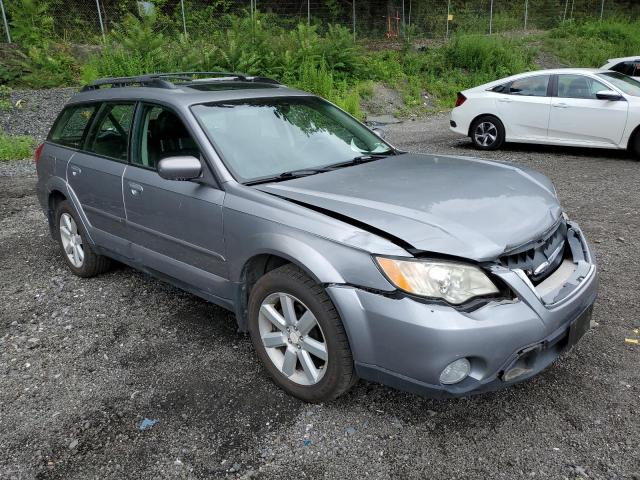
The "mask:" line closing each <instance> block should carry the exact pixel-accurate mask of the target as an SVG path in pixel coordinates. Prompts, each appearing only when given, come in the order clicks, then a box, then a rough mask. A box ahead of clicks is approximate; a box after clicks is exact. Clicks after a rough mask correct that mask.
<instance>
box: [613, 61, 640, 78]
mask: <svg viewBox="0 0 640 480" xmlns="http://www.w3.org/2000/svg"><path fill="white" fill-rule="evenodd" d="M611 70H613V71H614V72H620V73H624V74H625V75H629V76H630V77H636V76H638V75H639V74H640V62H622V63H619V64H617V65H616V66H614V67H612V68H611Z"/></svg>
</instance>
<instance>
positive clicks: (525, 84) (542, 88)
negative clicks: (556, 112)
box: [509, 75, 550, 97]
mask: <svg viewBox="0 0 640 480" xmlns="http://www.w3.org/2000/svg"><path fill="white" fill-rule="evenodd" d="M549 78H550V77H549V75H536V76H534V77H526V78H519V79H517V80H514V81H513V82H511V85H510V87H509V94H511V95H521V96H527V97H546V96H547V88H548V87H549Z"/></svg>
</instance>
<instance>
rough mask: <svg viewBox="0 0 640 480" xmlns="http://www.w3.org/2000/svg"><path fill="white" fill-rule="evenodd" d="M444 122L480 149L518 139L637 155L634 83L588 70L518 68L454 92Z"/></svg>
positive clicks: (638, 100)
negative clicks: (525, 70)
mask: <svg viewBox="0 0 640 480" xmlns="http://www.w3.org/2000/svg"><path fill="white" fill-rule="evenodd" d="M450 124H451V130H453V131H454V132H456V133H459V134H461V135H465V136H468V137H471V140H472V141H473V143H474V145H475V146H476V147H477V148H479V149H482V150H495V149H498V148H500V147H501V146H502V145H503V144H504V142H522V143H543V144H550V145H567V146H576V147H594V148H614V149H629V150H630V151H632V152H633V153H635V154H636V155H640V134H639V132H640V128H639V125H640V82H638V81H636V80H634V79H632V78H631V77H628V76H626V75H623V74H621V73H618V72H612V71H603V70H592V69H568V68H565V69H559V70H540V71H536V72H529V73H523V74H520V75H514V76H512V77H508V78H503V79H502V80H497V81H495V82H491V83H487V84H485V85H481V86H479V87H475V88H471V89H469V90H464V91H463V92H460V93H458V99H457V101H456V106H455V108H454V109H453V110H452V111H451V120H450Z"/></svg>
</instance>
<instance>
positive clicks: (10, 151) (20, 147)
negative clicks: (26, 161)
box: [0, 132, 35, 161]
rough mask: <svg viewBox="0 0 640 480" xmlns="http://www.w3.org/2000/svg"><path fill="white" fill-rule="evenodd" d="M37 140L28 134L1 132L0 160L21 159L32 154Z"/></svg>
mask: <svg viewBox="0 0 640 480" xmlns="http://www.w3.org/2000/svg"><path fill="white" fill-rule="evenodd" d="M34 144H35V140H34V139H33V137H29V136H27V135H7V134H6V133H4V132H0V161H6V160H21V159H23V158H28V157H30V156H31V153H32V151H33V145H34Z"/></svg>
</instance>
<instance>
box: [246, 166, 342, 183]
mask: <svg viewBox="0 0 640 480" xmlns="http://www.w3.org/2000/svg"><path fill="white" fill-rule="evenodd" d="M329 171H331V169H330V168H300V169H298V170H290V171H288V172H282V173H280V174H278V175H274V176H272V177H265V178H258V179H256V180H249V181H248V182H244V184H245V185H258V184H260V183H270V182H281V181H283V180H292V179H294V178H301V177H308V176H309V175H315V174H316V173H323V172H329Z"/></svg>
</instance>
